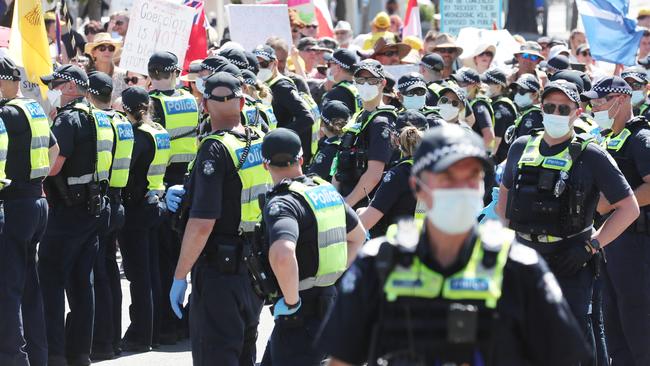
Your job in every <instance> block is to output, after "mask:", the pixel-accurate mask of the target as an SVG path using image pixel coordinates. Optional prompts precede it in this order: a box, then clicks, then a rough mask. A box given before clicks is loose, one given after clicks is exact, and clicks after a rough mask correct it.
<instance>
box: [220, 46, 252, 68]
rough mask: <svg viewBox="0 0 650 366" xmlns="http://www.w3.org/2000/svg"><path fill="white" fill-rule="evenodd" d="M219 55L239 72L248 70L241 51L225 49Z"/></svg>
mask: <svg viewBox="0 0 650 366" xmlns="http://www.w3.org/2000/svg"><path fill="white" fill-rule="evenodd" d="M219 55H220V56H223V57H225V58H226V60H228V61H230V63H231V64H233V65H235V66H237V67H238V68H239V69H240V70H246V69H247V68H248V60H247V59H246V54H245V53H244V51H242V50H239V49H237V48H227V49H225V50H222V51H219Z"/></svg>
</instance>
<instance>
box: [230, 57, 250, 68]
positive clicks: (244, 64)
mask: <svg viewBox="0 0 650 366" xmlns="http://www.w3.org/2000/svg"><path fill="white" fill-rule="evenodd" d="M226 60H228V61H230V63H231V64H233V65H235V66H239V67H248V62H244V61H241V60H237V59H234V58H226Z"/></svg>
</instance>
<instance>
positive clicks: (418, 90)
mask: <svg viewBox="0 0 650 366" xmlns="http://www.w3.org/2000/svg"><path fill="white" fill-rule="evenodd" d="M426 93H427V90H426V89H424V88H416V89H413V90H409V91H407V92H404V93H402V95H403V96H405V97H413V96H418V97H421V96H423V95H425V94H426Z"/></svg>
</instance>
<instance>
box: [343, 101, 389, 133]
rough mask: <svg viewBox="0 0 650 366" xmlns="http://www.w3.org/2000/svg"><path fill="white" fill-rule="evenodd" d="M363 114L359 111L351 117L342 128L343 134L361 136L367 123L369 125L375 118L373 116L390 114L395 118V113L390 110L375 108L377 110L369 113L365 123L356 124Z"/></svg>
mask: <svg viewBox="0 0 650 366" xmlns="http://www.w3.org/2000/svg"><path fill="white" fill-rule="evenodd" d="M363 112H364V111H363V110H361V111H359V112H357V113H356V114H355V115H353V116H352V118H351V119H350V121H349V122H348V124H347V125H345V127H343V133H346V132H351V133H353V134H355V135H359V134H361V132H362V131H363V130H364V129H365V128H366V126H367V125H368V123H369V122H370V121H372V120H373V118H375V116H376V115H378V114H379V113H390V114H392V115H393V116H394V117H395V118H397V113H395V111H394V110H392V109H380V108H377V109H375V111H374V112H372V113H370V115H369V116H368V118H366V120H365V121H362V122H357V120H358V119H359V118H361V115H362V114H363Z"/></svg>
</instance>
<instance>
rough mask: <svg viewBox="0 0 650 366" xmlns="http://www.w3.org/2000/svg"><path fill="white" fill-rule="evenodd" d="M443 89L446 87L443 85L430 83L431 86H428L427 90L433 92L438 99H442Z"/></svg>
mask: <svg viewBox="0 0 650 366" xmlns="http://www.w3.org/2000/svg"><path fill="white" fill-rule="evenodd" d="M443 88H444V87H443V86H442V85H440V84H438V83H436V82H433V83H429V85H427V89H429V90H431V92H432V93H433V94H434V95H435V96H436V97H440V92H441V91H442V89H443Z"/></svg>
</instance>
